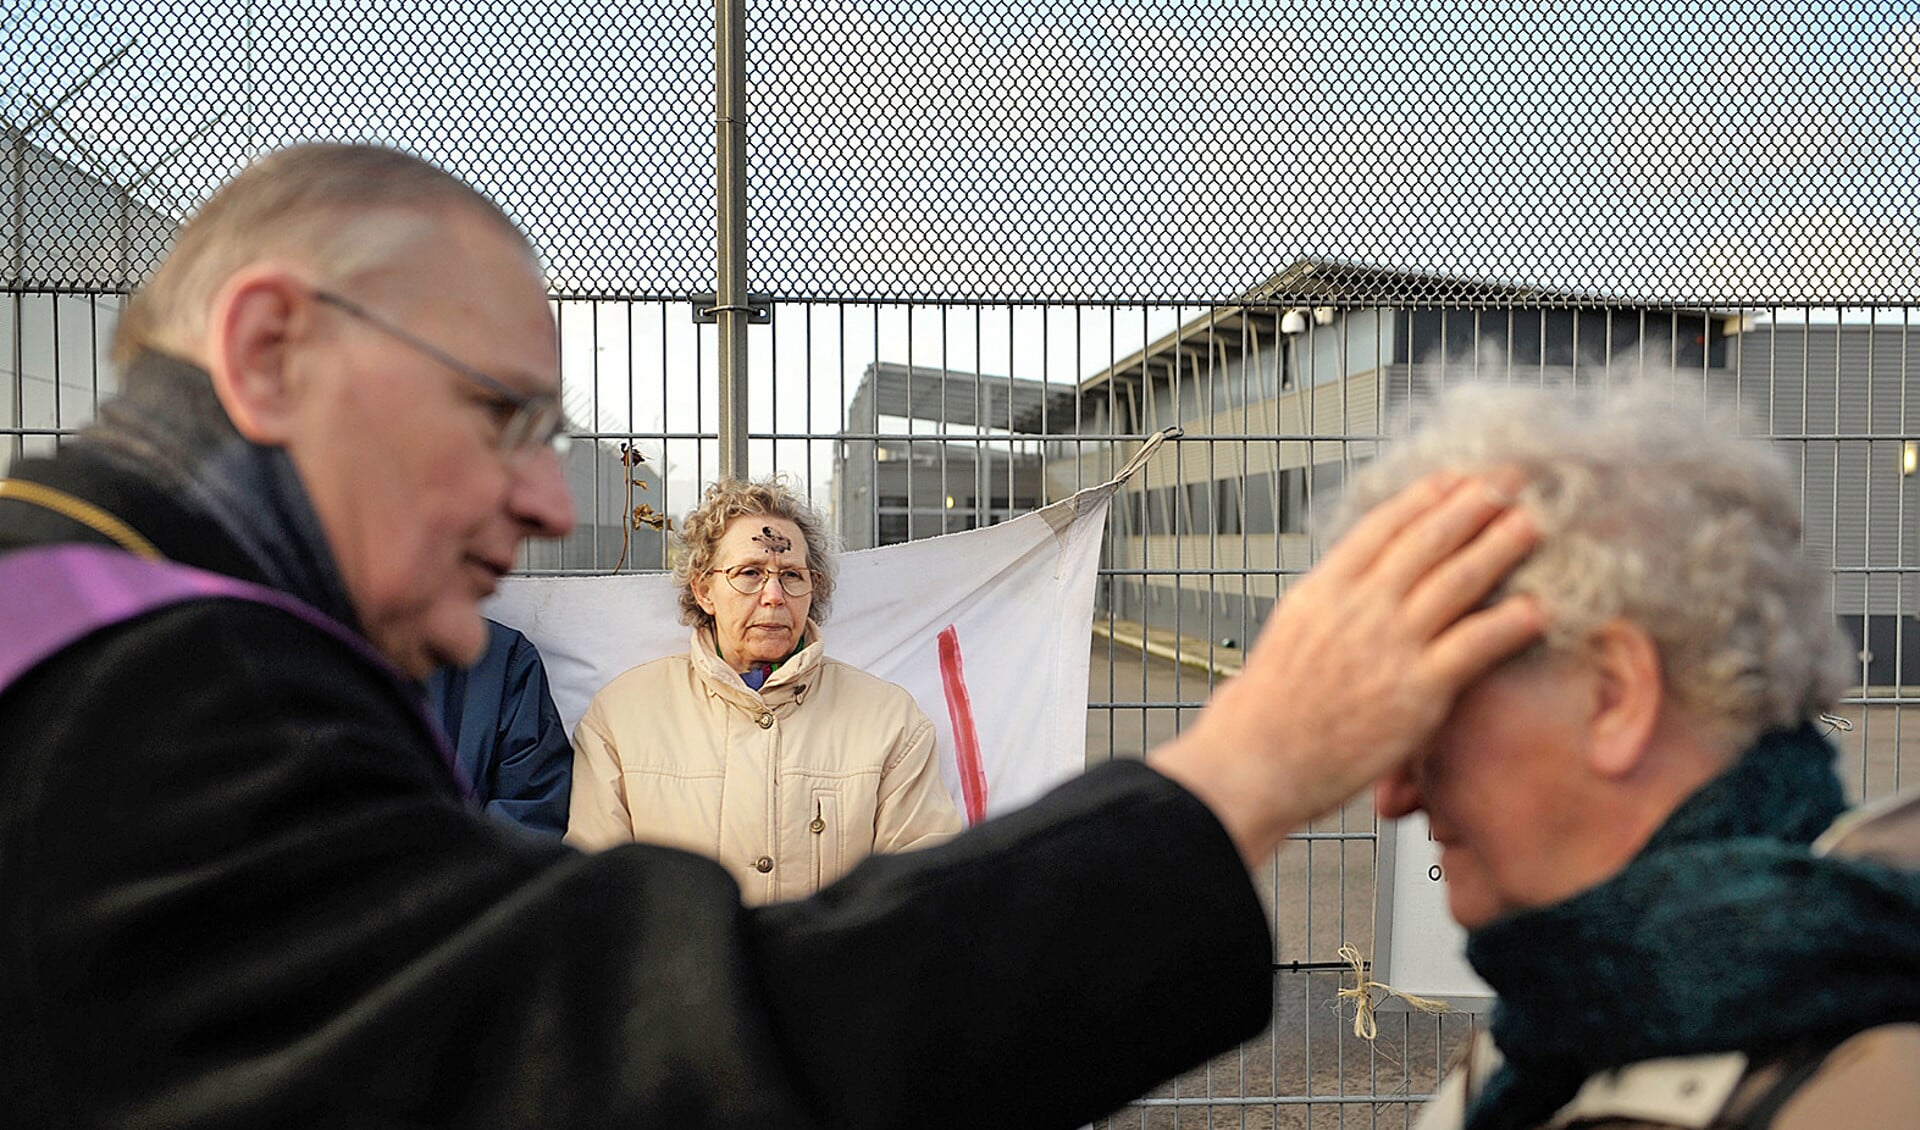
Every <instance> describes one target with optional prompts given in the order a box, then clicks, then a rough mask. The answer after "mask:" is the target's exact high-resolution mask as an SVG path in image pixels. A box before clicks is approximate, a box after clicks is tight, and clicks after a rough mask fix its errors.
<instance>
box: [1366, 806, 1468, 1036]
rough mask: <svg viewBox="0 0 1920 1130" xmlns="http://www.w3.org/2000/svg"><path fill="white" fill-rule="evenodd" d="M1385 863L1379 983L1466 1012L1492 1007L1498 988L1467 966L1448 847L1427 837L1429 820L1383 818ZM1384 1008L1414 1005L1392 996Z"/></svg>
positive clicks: (1377, 947)
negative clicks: (1450, 889) (1454, 910)
mask: <svg viewBox="0 0 1920 1130" xmlns="http://www.w3.org/2000/svg"><path fill="white" fill-rule="evenodd" d="M1379 860H1380V863H1379V869H1378V873H1377V877H1376V880H1375V898H1376V901H1375V904H1374V913H1373V972H1372V977H1373V979H1374V980H1375V981H1378V982H1379V983H1381V984H1383V985H1391V986H1392V987H1394V988H1395V989H1398V990H1399V991H1401V992H1403V993H1412V994H1413V995H1415V996H1421V997H1430V998H1433V999H1437V1000H1442V1001H1445V1002H1446V1003H1447V1004H1448V1005H1449V1006H1451V1007H1452V1008H1454V1009H1458V1010H1460V1011H1464V1012H1481V1011H1484V1010H1486V1009H1487V1008H1489V1007H1491V1006H1492V1004H1493V990H1492V989H1490V988H1488V987H1487V983H1486V982H1485V981H1482V980H1481V979H1480V978H1479V976H1478V975H1477V974H1475V973H1474V971H1473V967H1472V966H1470V965H1468V964H1467V958H1466V946H1467V934H1466V931H1464V930H1462V929H1461V928H1460V926H1459V924H1458V923H1456V922H1455V921H1454V920H1453V915H1451V914H1449V913H1448V912H1447V886H1446V875H1445V873H1444V872H1443V871H1442V870H1441V867H1440V845H1438V844H1436V843H1434V842H1433V837H1432V836H1430V835H1428V833H1427V818H1426V817H1425V816H1424V815H1422V814H1420V813H1417V812H1416V813H1414V814H1413V815H1411V816H1406V817H1403V818H1401V819H1399V820H1383V821H1381V822H1380V843H1379ZM1378 1007H1379V1009H1380V1010H1381V1011H1383V1012H1384V1011H1395V1010H1397V1009H1404V1008H1406V1007H1407V1006H1406V1005H1405V1004H1404V1003H1403V1002H1401V1001H1400V1000H1399V998H1397V997H1389V998H1387V999H1386V1000H1385V1001H1383V1002H1381V1003H1380V1005H1379V1006H1378Z"/></svg>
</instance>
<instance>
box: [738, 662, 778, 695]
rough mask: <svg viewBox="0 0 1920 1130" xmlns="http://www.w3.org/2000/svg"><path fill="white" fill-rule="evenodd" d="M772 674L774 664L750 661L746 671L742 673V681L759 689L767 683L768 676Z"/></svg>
mask: <svg viewBox="0 0 1920 1130" xmlns="http://www.w3.org/2000/svg"><path fill="white" fill-rule="evenodd" d="M771 674H773V664H771V663H749V664H748V665H747V669H746V671H745V672H743V673H742V674H741V676H740V681H741V682H743V683H745V684H747V686H749V687H752V688H753V689H754V690H756V691H757V690H759V689H760V688H761V687H764V686H766V685H767V676H769V675H771Z"/></svg>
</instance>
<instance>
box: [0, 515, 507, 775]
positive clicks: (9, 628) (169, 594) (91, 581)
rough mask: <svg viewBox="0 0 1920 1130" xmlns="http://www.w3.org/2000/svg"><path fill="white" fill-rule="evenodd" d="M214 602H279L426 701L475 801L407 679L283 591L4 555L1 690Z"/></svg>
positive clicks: (89, 549) (125, 566)
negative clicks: (125, 626)
mask: <svg viewBox="0 0 1920 1130" xmlns="http://www.w3.org/2000/svg"><path fill="white" fill-rule="evenodd" d="M214 598H222V599H228V600H250V601H253V602H254V603H256V604H268V605H272V606H273V607H275V608H278V609H280V610H282V611H284V612H288V613H291V614H293V615H295V616H298V617H299V618H300V619H302V620H304V621H306V622H307V623H309V624H311V625H313V626H314V627H316V628H319V629H320V630H321V631H324V632H326V633H327V634H328V635H330V636H332V637H334V638H335V639H338V640H340V641H342V642H343V643H345V644H347V645H348V646H349V647H351V648H353V650H354V651H356V652H358V653H359V654H360V656H361V658H363V659H365V660H366V661H367V662H368V663H371V664H373V665H374V666H375V667H377V668H378V669H379V670H380V671H381V673H382V674H384V675H386V676H387V677H388V678H390V679H392V680H393V681H394V682H395V683H397V684H399V686H400V688H401V690H402V692H403V693H404V694H405V696H406V697H407V698H408V699H409V701H414V702H416V703H418V708H419V710H420V712H421V717H422V718H423V719H424V720H425V721H426V722H427V729H428V732H429V733H431V734H433V738H434V744H435V746H436V749H437V752H438V753H439V755H440V760H441V761H443V762H445V763H446V766H447V769H448V771H449V772H451V773H452V774H453V776H454V780H455V781H457V782H458V783H459V785H460V791H461V794H462V795H463V796H468V797H471V795H472V791H473V790H472V786H471V785H470V784H469V783H468V782H467V780H466V777H465V775H464V774H462V773H461V772H460V771H459V768H458V766H457V765H456V764H455V762H454V757H453V751H452V750H451V749H449V748H448V746H447V742H446V738H445V737H444V736H443V735H442V734H441V733H440V727H439V726H438V725H436V724H434V722H433V720H432V719H431V718H429V717H427V715H426V708H425V704H424V702H421V701H420V695H419V694H418V693H417V691H415V690H414V689H413V688H412V687H411V684H410V683H409V681H408V680H407V677H406V676H405V675H403V674H401V673H400V671H399V670H397V669H396V668H395V667H394V666H393V664H391V663H389V662H388V661H387V660H386V658H385V657H384V656H382V655H381V654H380V653H379V652H377V651H375V650H373V648H372V647H371V646H370V645H369V644H368V643H367V641H366V640H364V639H361V638H360V637H359V636H358V635H355V634H354V633H353V632H351V631H349V630H348V629H347V628H346V627H344V626H343V625H341V624H340V622H339V621H337V620H334V619H332V618H330V617H328V616H326V615H324V614H323V613H321V612H319V611H317V610H316V609H314V608H313V607H312V606H311V605H308V604H306V603H304V602H302V601H299V600H296V599H294V598H293V597H291V596H288V595H287V594H286V593H283V592H280V591H279V590H277V589H270V588H266V587H265V586H262V585H255V584H250V583H248V582H246V581H241V580H236V579H235V578H232V577H225V576H222V575H220V574H218V573H209V572H207V571H205V570H204V569H194V568H190V567H188V566H185V565H178V564H175V563H173V562H171V561H149V560H145V559H143V558H139V557H135V556H133V555H132V554H130V553H125V552H122V551H121V550H118V549H109V548H107V547H105V546H98V545H81V544H69V545H55V546H47V547H44V548H38V549H23V550H19V551H17V552H14V553H9V554H7V555H6V556H5V557H0V625H3V626H4V631H0V691H4V690H5V689H6V688H7V687H10V686H12V685H13V684H14V683H15V682H16V681H18V680H19V678H20V677H21V676H22V675H25V674H26V673H27V672H28V671H31V670H32V669H33V668H34V667H36V666H38V665H39V664H41V663H43V662H45V661H46V660H48V659H50V658H52V657H53V656H54V655H56V654H58V653H59V652H61V651H63V650H64V649H66V648H67V647H69V646H71V645H73V644H75V643H78V642H80V640H82V639H84V638H86V637H87V636H89V635H92V634H93V633H94V632H97V631H99V630H100V629H102V628H107V627H111V626H113V625H115V624H119V623H123V622H125V621H127V620H131V619H133V618H134V617H136V616H139V615H141V614H143V613H146V612H152V611H155V610H157V609H160V608H165V607H166V606H168V605H171V604H180V603H182V602H185V601H189V600H207V599H214Z"/></svg>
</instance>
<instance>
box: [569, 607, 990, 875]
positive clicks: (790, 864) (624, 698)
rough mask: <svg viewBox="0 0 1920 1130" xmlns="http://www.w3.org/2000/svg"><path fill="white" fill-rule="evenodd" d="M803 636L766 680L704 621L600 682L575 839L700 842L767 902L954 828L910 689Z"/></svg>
mask: <svg viewBox="0 0 1920 1130" xmlns="http://www.w3.org/2000/svg"><path fill="white" fill-rule="evenodd" d="M804 642H805V646H804V647H802V649H801V650H800V652H799V653H798V654H796V655H794V656H793V657H792V658H791V659H788V660H787V661H786V662H785V663H783V664H782V665H781V666H780V668H779V670H777V671H775V672H774V673H773V674H772V675H771V676H769V677H768V679H767V682H766V685H765V686H763V687H761V689H760V690H759V691H758V692H755V691H753V690H752V689H750V688H749V687H748V686H747V685H746V684H745V683H743V682H741V681H740V677H739V675H737V674H735V673H734V671H733V669H732V668H730V667H728V666H727V665H726V664H724V663H722V662H721V661H720V659H719V657H718V656H717V655H716V654H715V653H714V648H713V641H712V636H711V635H710V634H708V633H707V632H706V631H704V630H702V629H695V630H694V633H693V640H692V644H691V646H690V648H689V649H688V652H687V654H685V655H675V656H670V657H668V658H665V659H656V660H654V661H653V662H651V663H643V664H641V665H640V666H638V667H635V668H633V669H631V670H629V671H627V672H626V673H624V674H622V675H620V676H619V677H618V678H616V679H614V680H613V681H612V682H610V683H608V684H607V685H606V686H605V687H603V688H602V689H601V691H600V693H599V694H597V695H595V696H594V698H593V702H592V704H591V705H589V706H588V707H587V712H586V714H585V716H583V717H582V718H581V719H580V724H579V726H578V727H576V728H575V730H574V736H573V749H574V755H573V797H572V808H571V814H570V816H569V819H568V827H567V839H568V841H569V842H571V843H573V844H574V845H575V846H577V847H580V848H583V849H586V850H589V851H597V850H600V849H602V848H607V847H611V846H613V845H615V844H622V843H628V842H631V841H635V840H638V841H641V842H645V843H658V844H666V845H669V846H671V847H678V848H684V849H686V850H688V851H693V852H698V853H700V854H701V855H705V856H707V857H709V858H712V859H716V860H718V861H719V862H720V863H721V864H723V865H724V866H725V867H726V868H727V870H728V872H730V873H731V874H732V875H733V877H734V879H735V880H736V881H738V882H739V884H740V891H741V897H742V898H743V899H744V900H745V901H746V902H748V903H749V904H758V903H765V902H774V901H778V900H784V899H797V898H805V897H806V896H808V895H810V894H812V893H813V892H815V891H817V890H819V889H820V888H821V887H822V886H824V885H826V884H828V883H831V882H832V881H833V880H835V879H837V878H839V877H840V876H841V875H843V874H845V873H846V872H847V871H848V870H850V869H851V868H852V867H853V865H854V864H856V863H858V862H859V861H860V860H861V859H862V858H864V857H866V856H867V855H868V854H870V853H872V852H875V851H902V850H905V849H908V848H916V847H924V846H927V845H929V844H933V843H938V842H939V841H941V840H944V839H946V838H947V837H949V836H952V835H953V834H955V833H956V832H958V831H960V828H961V821H960V815H959V813H958V812H957V811H956V810H955V809H954V806H953V801H952V800H951V799H950V798H949V797H948V795H947V791H946V787H945V785H943V784H942V783H941V780H940V768H939V765H938V763H937V762H936V761H935V759H934V737H933V724H932V723H931V722H929V721H927V717H926V715H925V714H923V713H921V711H920V708H919V706H918V705H916V704H915V703H914V701H913V697H912V696H911V695H909V694H908V693H907V692H906V691H904V690H902V689H901V688H899V687H897V686H894V685H893V684H892V683H889V682H886V681H885V680H883V679H878V678H875V677H874V676H872V675H869V674H867V673H866V672H865V671H862V670H860V669H858V668H856V667H851V666H848V665H847V664H845V663H841V662H840V661H839V660H836V659H833V658H830V657H828V656H827V655H826V654H825V651H824V649H823V644H822V640H821V636H820V629H819V626H818V625H816V624H813V623H809V624H808V625H807V633H806V637H805V641H804Z"/></svg>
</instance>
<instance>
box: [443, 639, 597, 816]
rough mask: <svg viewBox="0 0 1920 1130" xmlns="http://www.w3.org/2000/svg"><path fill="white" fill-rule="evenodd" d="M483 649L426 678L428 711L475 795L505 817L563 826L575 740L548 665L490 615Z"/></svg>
mask: <svg viewBox="0 0 1920 1130" xmlns="http://www.w3.org/2000/svg"><path fill="white" fill-rule="evenodd" d="M487 632H488V637H487V650H486V654H484V655H482V656H481V657H480V661H479V662H478V663H475V664H474V665H473V666H472V667H469V668H466V669H464V670H462V669H460V668H457V667H448V668H443V669H441V670H440V671H438V672H436V673H435V674H434V675H433V677H432V678H430V679H428V680H427V710H428V712H429V713H430V714H432V715H433V717H434V719H435V720H437V721H438V722H439V723H440V724H441V726H442V727H443V728H444V729H445V730H446V732H447V739H448V741H450V742H451V743H452V744H453V748H454V753H455V755H456V760H457V761H458V763H459V766H460V771H461V772H462V773H464V774H465V775H466V779H467V780H468V782H470V783H471V784H472V785H473V795H474V799H475V800H477V801H479V802H480V804H481V805H482V806H483V807H484V808H485V809H486V810H487V812H488V814H489V815H492V816H496V817H498V818H500V819H502V820H505V821H507V822H508V823H510V824H517V825H519V826H520V827H522V828H528V829H531V830H533V831H536V832H545V833H550V834H552V835H555V836H559V835H563V834H565V832H566V830H567V799H568V797H569V796H570V795H571V794H572V791H573V745H572V743H570V742H569V741H568V740H567V730H566V727H565V726H564V725H562V724H561V722H560V712H559V711H558V710H556V709H554V705H553V692H552V691H551V690H549V689H548V687H547V670H546V668H545V667H544V666H542V665H541V663H540V652H539V651H538V650H536V649H535V648H534V646H533V642H532V641H531V640H529V639H527V637H525V636H523V635H521V634H520V633H519V632H516V631H514V630H513V629H512V628H509V627H507V626H506V625H504V624H496V623H494V622H493V621H491V620H489V621H487Z"/></svg>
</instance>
